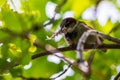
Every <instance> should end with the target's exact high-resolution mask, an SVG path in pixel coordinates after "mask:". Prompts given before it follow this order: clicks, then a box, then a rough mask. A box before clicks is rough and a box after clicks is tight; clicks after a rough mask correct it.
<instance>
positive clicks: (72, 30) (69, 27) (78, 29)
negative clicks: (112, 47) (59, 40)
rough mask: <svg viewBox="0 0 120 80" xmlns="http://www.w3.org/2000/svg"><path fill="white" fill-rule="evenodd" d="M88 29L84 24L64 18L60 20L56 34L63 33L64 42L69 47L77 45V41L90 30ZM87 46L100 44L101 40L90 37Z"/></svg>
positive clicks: (96, 37) (93, 36)
mask: <svg viewBox="0 0 120 80" xmlns="http://www.w3.org/2000/svg"><path fill="white" fill-rule="evenodd" d="M90 29H92V28H90V27H89V26H88V25H87V24H85V23H84V22H81V21H78V20H76V19H74V18H71V17H69V18H65V19H64V20H62V22H61V24H60V30H59V31H58V32H57V35H58V34H61V33H63V34H64V37H65V39H66V41H67V42H68V44H69V45H71V46H72V45H77V43H78V40H79V39H80V37H81V36H82V34H83V33H84V32H85V31H87V30H90ZM85 43H87V44H102V38H101V37H100V36H99V37H98V36H97V35H96V36H95V35H90V36H89V37H88V38H87V40H86V42H85Z"/></svg>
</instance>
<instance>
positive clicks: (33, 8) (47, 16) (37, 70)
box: [0, 0, 120, 80]
mask: <svg viewBox="0 0 120 80" xmlns="http://www.w3.org/2000/svg"><path fill="white" fill-rule="evenodd" d="M54 16H55V17H54ZM53 17H54V19H53ZM66 17H74V18H76V19H77V20H81V21H84V22H86V23H87V24H88V25H89V26H91V27H93V28H94V29H96V30H98V31H100V32H103V33H105V34H109V35H111V36H114V37H117V38H120V0H0V80H23V79H24V80H29V79H31V78H32V79H34V80H36V79H37V80H38V79H39V80H48V79H49V78H50V77H54V76H56V75H57V74H59V73H60V72H61V71H63V70H64V69H65V68H66V67H67V64H66V63H65V62H64V61H62V60H61V59H59V58H58V57H56V56H54V55H49V56H43V57H40V58H37V59H34V60H32V59H31V56H32V55H33V54H36V53H38V52H43V51H46V50H48V49H53V48H58V47H65V46H68V45H67V44H66V42H65V40H64V38H63V37H62V35H59V36H58V37H55V40H46V36H52V34H53V33H54V32H56V30H57V29H59V24H60V22H61V20H62V19H64V18H66ZM49 21H50V23H49ZM35 40H37V42H38V44H39V46H35V45H34V42H35ZM105 43H110V42H108V41H105ZM90 53H91V51H87V52H85V54H84V56H85V58H88V57H89V55H90ZM57 54H59V53H57ZM62 54H63V55H64V56H65V57H67V58H70V59H74V60H75V59H76V53H75V52H74V51H67V52H62ZM119 56H120V50H119V49H111V50H109V49H108V50H107V51H106V52H103V51H100V50H97V51H96V55H95V57H94V60H93V63H92V74H91V80H96V79H97V80H110V79H111V80H112V79H113V78H114V76H115V75H116V74H117V73H118V72H120V59H119ZM56 80H82V74H81V72H79V71H78V70H76V69H74V68H70V69H69V70H68V71H67V72H66V73H65V74H64V75H62V76H61V77H59V78H57V79H56Z"/></svg>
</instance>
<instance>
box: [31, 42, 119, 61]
mask: <svg viewBox="0 0 120 80" xmlns="http://www.w3.org/2000/svg"><path fill="white" fill-rule="evenodd" d="M95 45H96V44H85V46H84V49H120V44H102V45H98V46H97V47H93V46H95ZM71 50H76V47H75V46H74V47H70V46H69V47H63V48H57V49H53V50H49V51H45V52H40V53H36V54H34V55H32V59H36V58H38V57H42V56H46V55H50V54H54V53H57V52H64V51H71Z"/></svg>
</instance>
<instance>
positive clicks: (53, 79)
mask: <svg viewBox="0 0 120 80" xmlns="http://www.w3.org/2000/svg"><path fill="white" fill-rule="evenodd" d="M71 66H72V64H69V65H68V67H67V68H66V69H65V70H64V71H63V72H62V73H61V74H59V75H58V76H56V77H54V78H51V79H52V80H55V79H57V78H59V77H60V76H62V75H63V74H65V73H66V72H67V71H68V69H69V68H70V67H71Z"/></svg>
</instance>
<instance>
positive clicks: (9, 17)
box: [1, 8, 22, 33]
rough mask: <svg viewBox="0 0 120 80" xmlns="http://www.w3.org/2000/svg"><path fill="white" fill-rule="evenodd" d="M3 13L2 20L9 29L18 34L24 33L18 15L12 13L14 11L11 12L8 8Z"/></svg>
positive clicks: (3, 9)
mask: <svg viewBox="0 0 120 80" xmlns="http://www.w3.org/2000/svg"><path fill="white" fill-rule="evenodd" d="M1 13H2V20H3V22H4V23H5V26H6V27H7V28H8V29H10V30H11V31H14V32H16V33H21V32H22V28H21V25H20V22H19V20H18V18H17V16H16V13H14V12H12V10H9V9H7V8H2V10H1Z"/></svg>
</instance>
